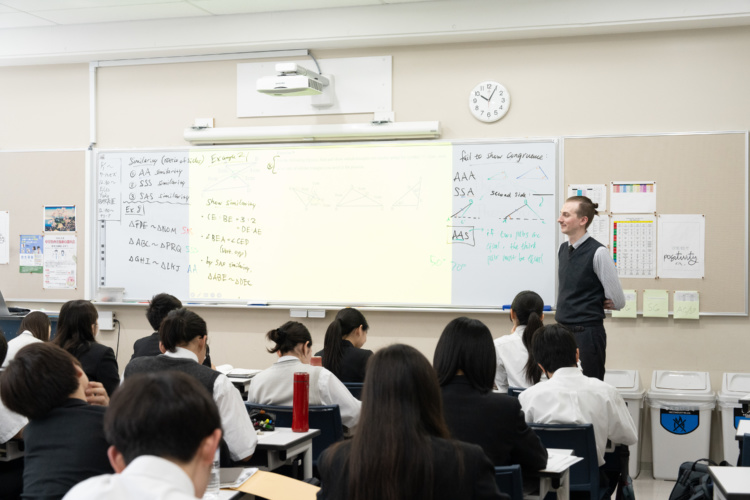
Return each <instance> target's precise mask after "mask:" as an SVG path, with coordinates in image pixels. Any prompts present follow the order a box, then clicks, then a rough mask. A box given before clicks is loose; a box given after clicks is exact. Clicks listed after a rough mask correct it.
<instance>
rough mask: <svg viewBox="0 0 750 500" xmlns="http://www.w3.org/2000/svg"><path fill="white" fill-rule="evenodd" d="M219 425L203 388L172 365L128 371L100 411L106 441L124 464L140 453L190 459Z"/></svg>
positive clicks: (177, 459) (213, 403)
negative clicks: (150, 370)
mask: <svg viewBox="0 0 750 500" xmlns="http://www.w3.org/2000/svg"><path fill="white" fill-rule="evenodd" d="M220 428H221V417H220V416H219V410H218V409H217V408H216V403H215V402H214V401H213V399H212V397H211V395H210V394H209V393H208V391H207V390H206V388H205V387H203V386H202V385H201V384H200V383H199V382H198V381H197V380H195V379H194V378H193V377H191V376H189V375H187V374H185V373H181V372H177V371H166V372H158V373H138V374H135V375H133V376H131V377H128V378H127V379H125V381H124V382H123V383H122V386H120V388H119V389H117V391H116V392H115V394H114V395H113V396H112V399H111V400H110V403H109V408H107V413H106V414H105V416H104V435H105V437H106V438H107V442H108V443H109V444H110V445H112V446H114V447H115V448H116V449H117V451H119V452H120V453H121V454H122V456H123V458H124V459H125V463H126V464H129V463H130V462H132V461H133V460H135V459H136V458H138V457H140V456H142V455H154V456H157V457H162V458H165V459H168V460H169V459H171V460H173V461H176V462H182V463H186V462H190V461H191V460H192V459H193V457H194V456H195V454H196V452H197V451H198V448H199V446H200V444H201V442H202V441H203V440H204V439H205V438H206V437H207V436H210V435H211V434H212V433H213V432H214V431H215V430H216V429H220Z"/></svg>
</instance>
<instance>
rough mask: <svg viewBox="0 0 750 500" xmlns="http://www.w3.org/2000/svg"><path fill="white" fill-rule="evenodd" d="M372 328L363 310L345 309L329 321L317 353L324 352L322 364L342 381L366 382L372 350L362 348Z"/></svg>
mask: <svg viewBox="0 0 750 500" xmlns="http://www.w3.org/2000/svg"><path fill="white" fill-rule="evenodd" d="M369 328H370V326H369V325H368V324H367V320H366V319H365V316H364V315H363V314H362V313H361V312H359V311H358V310H356V309H354V308H353V307H347V308H346V309H342V310H340V311H339V312H338V314H336V319H334V320H333V322H332V323H331V324H330V325H328V330H326V336H325V340H324V341H323V350H322V351H319V352H317V353H316V354H315V355H316V356H323V366H324V367H325V368H327V369H328V370H330V372H331V373H333V374H334V375H336V377H337V378H338V379H339V380H341V381H342V382H360V383H361V382H364V380H365V367H366V366H367V359H368V358H369V357H370V356H372V351H368V350H367V349H362V346H363V345H365V342H367V330H369Z"/></svg>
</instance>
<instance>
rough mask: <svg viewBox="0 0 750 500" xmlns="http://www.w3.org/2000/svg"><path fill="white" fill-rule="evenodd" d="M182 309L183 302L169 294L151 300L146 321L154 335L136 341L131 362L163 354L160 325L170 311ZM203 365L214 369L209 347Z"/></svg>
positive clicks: (161, 294)
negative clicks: (160, 344) (160, 343)
mask: <svg viewBox="0 0 750 500" xmlns="http://www.w3.org/2000/svg"><path fill="white" fill-rule="evenodd" d="M181 307H182V302H180V299H178V298H177V297H175V296H174V295H170V294H168V293H160V294H157V295H154V296H153V297H152V298H151V302H149V303H148V309H146V319H147V320H148V322H149V323H150V324H151V328H153V329H154V333H152V334H151V335H148V336H147V337H143V338H140V339H138V340H136V341H135V343H134V344H133V355H132V356H131V357H130V359H131V360H132V359H135V358H140V357H141V356H158V355H159V354H161V353H162V352H161V349H160V348H159V325H161V322H162V320H163V319H164V318H166V317H167V314H168V313H169V311H174V310H175V309H179V308H181ZM203 364H204V365H206V366H208V367H209V368H212V365H211V355H210V354H209V353H208V347H206V359H205V360H204V361H203Z"/></svg>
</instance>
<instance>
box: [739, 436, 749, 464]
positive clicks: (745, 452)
mask: <svg viewBox="0 0 750 500" xmlns="http://www.w3.org/2000/svg"><path fill="white" fill-rule="evenodd" d="M740 442H741V443H742V449H741V450H740V451H741V452H742V453H741V456H740V466H741V467H750V434H745V435H743V436H742V440H741V441H740Z"/></svg>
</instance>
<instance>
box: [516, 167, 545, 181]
mask: <svg viewBox="0 0 750 500" xmlns="http://www.w3.org/2000/svg"><path fill="white" fill-rule="evenodd" d="M516 179H527V180H542V181H546V180H548V179H549V177H547V174H545V173H544V170H542V167H534V168H532V169H531V170H529V171H528V172H526V173H524V174H521V175H519V176H518V177H516Z"/></svg>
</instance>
